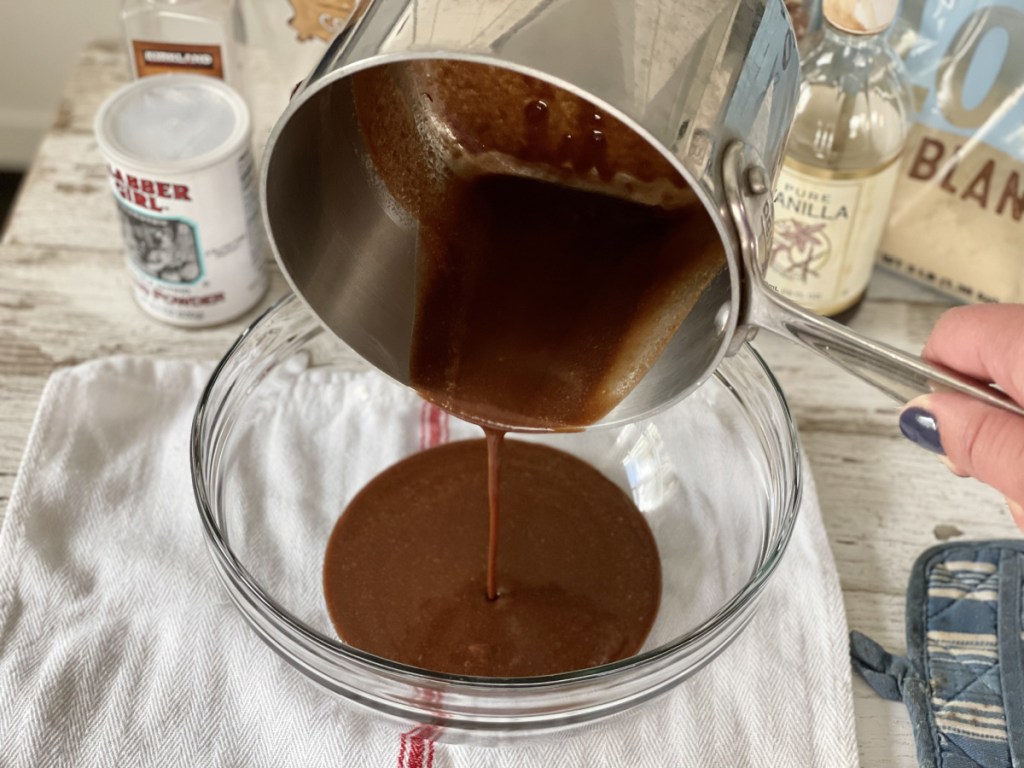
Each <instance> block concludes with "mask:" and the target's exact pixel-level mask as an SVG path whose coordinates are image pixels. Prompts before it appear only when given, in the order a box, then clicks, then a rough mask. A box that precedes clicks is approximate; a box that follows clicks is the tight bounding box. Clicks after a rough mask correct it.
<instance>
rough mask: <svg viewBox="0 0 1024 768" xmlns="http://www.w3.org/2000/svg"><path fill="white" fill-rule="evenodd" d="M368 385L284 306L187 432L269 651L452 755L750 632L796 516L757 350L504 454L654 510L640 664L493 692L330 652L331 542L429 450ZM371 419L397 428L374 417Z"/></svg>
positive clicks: (239, 587)
mask: <svg viewBox="0 0 1024 768" xmlns="http://www.w3.org/2000/svg"><path fill="white" fill-rule="evenodd" d="M366 370H367V366H366V364H365V363H364V362H362V361H361V360H360V358H359V357H358V356H357V355H356V354H355V353H354V352H353V351H352V350H350V349H348V348H346V347H345V346H343V345H340V344H339V343H338V342H337V340H336V339H334V338H333V337H331V336H330V335H329V334H328V333H326V332H325V331H323V330H322V327H321V326H320V324H319V323H318V322H317V321H316V319H315V318H314V317H313V316H312V315H311V314H310V313H309V312H308V310H307V309H306V308H305V307H304V306H303V305H302V304H301V303H300V302H299V301H298V300H296V299H295V298H294V297H289V298H287V299H285V300H283V301H282V302H280V303H279V304H278V305H277V306H275V307H274V308H273V309H271V310H270V311H269V312H268V313H267V314H266V315H264V316H263V317H262V318H261V319H260V320H259V321H257V322H256V323H255V324H254V325H253V326H252V327H251V328H250V329H249V330H248V331H247V332H246V333H245V334H244V335H243V336H242V337H241V338H240V339H239V341H238V342H237V343H236V345H235V346H234V347H233V348H232V350H231V351H230V352H229V353H228V354H227V355H226V357H225V358H224V360H223V361H222V362H221V364H220V366H218V368H217V370H216V371H215V373H214V375H213V376H212V378H211V380H210V382H209V385H208V387H207V389H206V392H205V393H204V396H203V398H202V401H201V403H200V405H199V407H198V409H197V412H196V418H195V422H194V426H193V435H192V468H193V481H194V486H195V492H196V499H197V504H198V507H199V511H200V516H201V519H202V522H203V529H204V533H205V536H206V539H207V543H208V545H209V549H210V553H211V556H212V560H213V563H214V566H215V569H216V571H217V573H218V575H219V576H220V577H221V580H222V582H223V585H224V587H225V588H226V590H227V592H228V594H229V595H230V597H231V599H232V600H233V601H234V602H235V603H236V605H237V606H238V608H239V610H240V611H241V612H242V614H243V616H244V617H245V618H246V620H247V621H248V622H249V624H250V625H251V626H252V627H253V628H254V629H255V630H256V631H257V633H258V634H259V636H260V637H261V638H262V639H263V640H264V641H265V642H266V643H267V644H268V645H269V646H270V647H271V648H273V649H274V650H275V651H276V652H277V653H278V654H280V655H281V656H282V657H283V658H284V659H286V660H287V661H288V662H289V663H291V664H292V665H294V666H295V667H296V668H298V669H299V670H300V671H301V672H302V673H303V674H304V675H306V676H307V677H309V678H310V680H311V681H312V682H313V683H314V684H316V685H319V686H321V687H323V688H325V689H327V690H330V691H333V692H336V693H337V694H339V695H340V696H342V697H344V698H345V699H348V700H350V701H352V702H354V703H356V704H357V705H361V706H363V707H366V708H368V709H369V710H371V711H373V712H375V713H378V714H380V715H381V716H384V717H387V718H389V719H390V720H391V721H393V722H394V723H395V725H396V729H400V730H405V729H407V728H408V727H409V724H410V723H429V724H433V725H436V726H439V727H440V729H441V738H444V739H447V740H449V741H452V742H458V741H469V742H474V743H484V744H488V743H496V742H497V741H500V740H503V739H507V738H509V737H513V736H530V737H539V736H543V735H552V734H558V733H561V732H562V731H563V730H564V729H567V728H570V727H572V726H578V725H582V724H585V723H589V722H592V721H595V720H598V719H600V718H603V717H607V716H610V715H613V714H615V713H617V712H621V711H623V710H626V709H629V708H631V707H634V706H637V705H639V704H641V703H642V702H645V701H647V700H649V699H651V698H653V697H655V696H657V695H658V694H659V693H662V692H665V691H667V690H669V689H671V688H673V687H674V686H676V685H678V684H680V683H682V682H683V681H684V680H685V679H686V678H687V677H689V676H690V675H692V674H693V673H694V672H695V671H697V670H698V669H700V668H701V667H702V666H704V665H705V664H707V663H711V662H712V661H713V659H714V658H715V657H716V656H717V655H718V653H719V652H721V651H722V649H724V648H725V647H726V646H727V645H728V644H729V642H730V641H731V640H732V639H733V638H735V637H736V636H737V635H738V634H739V633H740V632H742V631H743V629H744V628H745V627H746V625H747V622H748V621H749V620H750V618H751V616H752V615H753V613H754V611H755V609H756V606H757V602H758V596H759V594H760V592H761V590H762V589H763V587H764V586H765V584H766V583H767V581H768V579H770V578H771V577H772V574H773V573H774V571H775V569H776V566H777V565H778V563H779V560H780V558H781V557H782V555H783V553H784V551H785V548H786V545H787V543H788V541H789V536H790V533H791V531H792V528H793V525H794V523H795V519H796V514H797V509H798V506H799V500H800V462H799V448H798V444H797V438H796V434H795V430H794V427H793V424H792V421H791V418H790V415H789V412H788V409H787V407H786V404H785V402H784V400H783V397H782V395H781V393H780V392H779V390H778V387H777V385H776V384H775V381H774V379H773V378H772V376H771V374H770V373H769V372H768V370H767V369H766V368H765V367H764V365H763V363H762V362H761V361H760V359H759V358H758V357H757V356H756V354H755V353H754V352H753V351H752V350H750V349H749V348H744V349H742V350H741V351H740V352H739V353H738V354H737V355H735V356H733V357H731V358H729V359H728V360H726V361H725V362H724V363H723V364H722V366H721V367H720V368H719V370H718V371H717V372H716V373H715V375H714V376H713V377H712V378H711V379H709V380H708V381H707V382H706V383H705V384H704V385H703V386H702V387H701V388H699V389H698V390H697V391H695V392H694V393H693V394H692V395H691V396H690V397H688V398H686V399H685V400H683V401H682V402H680V403H677V404H676V405H674V406H673V407H672V408H670V409H668V410H666V411H664V412H662V413H661V414H659V415H657V416H655V417H652V418H651V419H647V420H642V421H637V422H634V423H631V424H627V425H623V426H609V427H604V428H600V429H593V430H587V431H585V432H581V433H565V434H543V435H540V434H535V435H518V436H517V435H510V436H509V438H508V439H509V440H510V441H523V440H525V441H527V442H531V443H537V444H538V445H541V446H544V447H545V448H553V449H557V450H559V451H563V452H565V453H568V454H570V455H574V456H576V457H578V458H580V459H582V460H583V461H585V462H586V463H587V464H589V465H590V466H592V467H594V468H595V469H596V470H597V471H598V472H600V473H601V474H602V475H603V476H604V477H605V478H607V480H608V481H609V482H611V483H613V484H614V485H615V486H617V487H618V488H619V489H621V490H622V492H623V493H625V494H626V495H627V496H628V497H629V498H630V499H631V500H632V502H633V503H634V504H635V505H636V507H637V508H638V509H639V510H640V512H641V513H642V514H643V516H644V518H645V520H646V522H647V524H648V526H649V527H650V530H651V532H652V534H653V536H654V539H655V541H656V543H657V548H658V552H659V554H660V560H661V562H660V566H661V575H662V593H661V603H660V606H659V608H658V612H657V616H656V618H655V621H654V626H653V627H652V629H651V632H650V634H649V636H648V638H647V640H646V641H645V643H644V644H643V646H642V647H641V648H640V649H639V651H637V652H636V653H634V654H632V655H630V656H628V657H627V658H624V659H621V660H619V661H616V662H612V663H609V664H603V665H600V666H597V667H591V668H587V669H581V670H577V671H574V672H568V673H563V674H552V675H546V676H542V677H515V678H496V677H473V676H466V675H456V674H442V673H437V672H431V671H428V670H426V669H422V668H418V667H415V666H410V665H407V664H400V663H396V662H394V661H391V660H389V659H386V658H382V657H378V656H374V655H371V654H368V653H366V652H363V651H360V650H357V649H355V648H353V647H351V646H349V645H346V644H345V643H343V642H341V641H339V640H338V639H337V635H336V634H335V631H334V628H333V626H332V624H331V621H330V617H329V616H328V613H327V610H326V607H325V604H324V595H323V583H322V571H321V567H322V562H323V554H324V547H325V544H326V542H327V540H328V538H329V536H330V533H331V530H332V529H333V527H334V524H335V522H336V520H337V519H338V515H339V514H340V513H341V511H342V509H343V508H344V507H345V506H346V504H347V503H348V502H349V501H350V500H351V499H352V497H353V496H355V494H356V493H357V492H358V491H359V490H361V489H362V488H363V487H365V485H366V484H367V483H368V482H369V481H370V479H371V478H372V477H373V476H374V475H376V474H377V473H378V472H380V471H381V470H384V469H385V467H386V466H389V465H390V464H391V463H393V461H394V460H395V459H396V458H399V457H401V456H406V455H412V454H415V453H416V452H417V451H418V450H419V443H418V441H417V440H416V439H415V435H414V434H405V433H403V432H401V430H399V429H398V428H397V427H395V426H394V425H395V424H405V425H407V426H410V425H411V427H410V429H411V430H412V432H414V431H415V425H416V424H417V414H418V413H419V412H420V411H419V409H420V408H421V407H422V402H421V401H420V400H418V399H417V398H416V397H415V395H413V394H412V393H411V392H410V391H409V390H408V389H406V388H404V387H401V386H399V385H397V384H394V383H393V382H390V381H389V380H387V379H386V378H385V377H381V376H379V374H371V375H373V376H374V377H375V378H373V380H372V381H370V380H369V379H367V378H366V375H367V374H366ZM360 372H362V373H360ZM374 409H377V413H378V415H380V414H386V418H387V419H389V420H391V421H389V423H390V424H391V426H390V427H386V426H385V427H381V426H380V425H381V424H383V422H381V421H377V422H375V421H373V420H372V418H373V417H372V412H373V410H374ZM368 419H369V421H368ZM449 429H450V430H451V434H450V436H449V437H450V439H451V440H452V441H455V440H458V439H461V438H463V437H465V438H478V437H479V434H480V433H479V430H478V429H476V428H474V427H471V426H468V425H461V423H460V422H457V421H456V420H454V419H453V420H451V421H450V422H449ZM253 663H254V664H259V663H268V662H267V659H266V658H261V657H260V656H259V655H257V656H255V657H254V659H253Z"/></svg>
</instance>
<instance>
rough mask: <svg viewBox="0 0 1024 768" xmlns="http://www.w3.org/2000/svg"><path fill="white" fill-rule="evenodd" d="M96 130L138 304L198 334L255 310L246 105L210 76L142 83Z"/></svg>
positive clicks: (115, 100)
mask: <svg viewBox="0 0 1024 768" xmlns="http://www.w3.org/2000/svg"><path fill="white" fill-rule="evenodd" d="M95 131H96V139H97V141H98V143H99V148H100V151H101V152H102V153H103V155H104V157H105V159H106V161H107V166H108V169H109V174H110V184H111V187H112V189H113V191H114V198H115V200H116V202H117V210H118V217H119V220H120V225H121V231H122V234H123V236H124V248H125V257H126V261H127V264H128V268H129V270H130V273H131V279H132V283H133V286H134V288H133V289H134V294H135V298H136V300H137V301H138V303H139V305H140V306H141V307H142V308H143V309H144V310H146V311H147V312H149V313H150V314H151V315H153V316H154V317H157V318H159V319H160V320H163V321H165V322H168V323H172V324H174V325H181V326H191V327H201V326H207V325H216V324H217V323H222V322H224V321H227V320H231V319H232V318H235V317H237V316H238V315H241V314H242V313H243V312H245V311H246V310H248V309H250V308H251V307H252V306H253V305H254V304H256V302H258V301H259V300H260V298H261V297H262V295H263V293H264V291H265V290H266V275H265V272H264V261H265V256H266V251H265V238H264V234H263V225H262V222H261V220H260V212H259V201H258V198H257V189H256V169H255V164H254V161H253V156H252V151H251V148H250V142H251V137H252V121H251V118H250V116H249V110H248V108H247V107H246V105H245V102H244V101H243V99H242V97H241V96H240V95H239V94H238V93H237V92H236V91H234V90H233V89H232V88H231V87H230V86H228V85H226V84H225V83H224V82H222V81H220V80H217V79H214V78H212V77H203V76H200V75H182V74H171V75H158V76H154V77H147V78H143V79H141V80H136V81H135V82H132V83H130V84H128V85H126V86H124V87H122V88H121V89H120V90H118V91H117V92H116V93H114V94H113V95H112V96H110V98H108V99H107V100H106V101H105V102H104V103H103V105H102V106H101V107H100V110H99V113H98V114H97V116H96V122H95Z"/></svg>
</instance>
